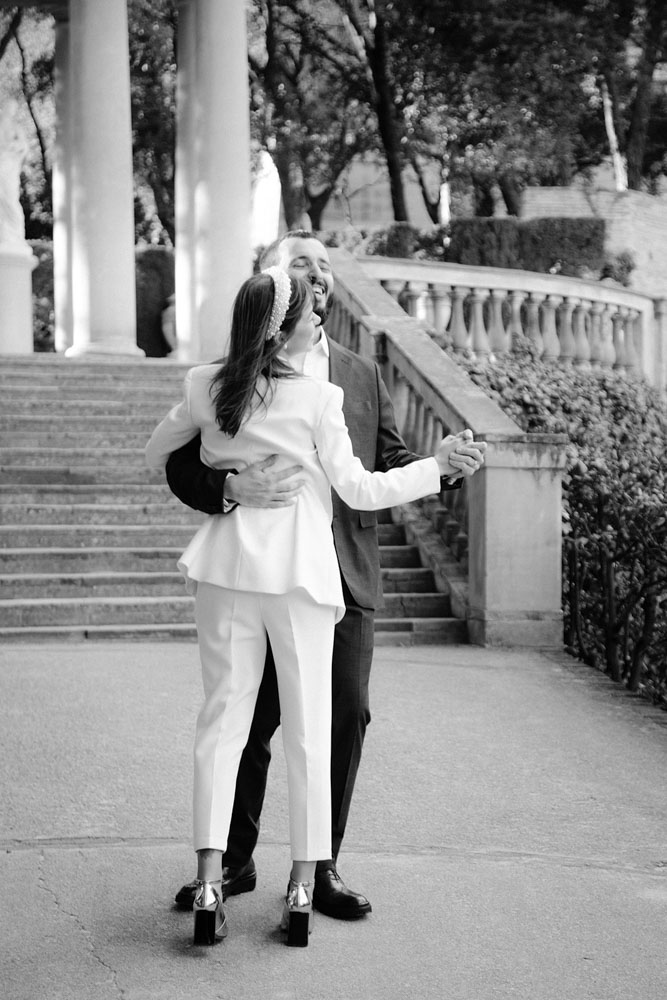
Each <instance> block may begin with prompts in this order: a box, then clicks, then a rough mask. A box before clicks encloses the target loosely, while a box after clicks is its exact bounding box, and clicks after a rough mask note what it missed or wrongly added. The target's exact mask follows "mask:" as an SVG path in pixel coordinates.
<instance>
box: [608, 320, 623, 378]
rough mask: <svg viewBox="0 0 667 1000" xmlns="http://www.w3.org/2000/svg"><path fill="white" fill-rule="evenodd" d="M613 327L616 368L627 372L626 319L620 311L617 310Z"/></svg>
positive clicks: (612, 323)
mask: <svg viewBox="0 0 667 1000" xmlns="http://www.w3.org/2000/svg"><path fill="white" fill-rule="evenodd" d="M611 327H612V339H613V342H614V357H615V360H614V368H615V369H617V370H618V371H625V343H624V340H625V336H624V334H625V330H624V318H623V314H622V312H621V310H620V309H617V310H616V312H615V313H614V315H613V316H612V318H611Z"/></svg>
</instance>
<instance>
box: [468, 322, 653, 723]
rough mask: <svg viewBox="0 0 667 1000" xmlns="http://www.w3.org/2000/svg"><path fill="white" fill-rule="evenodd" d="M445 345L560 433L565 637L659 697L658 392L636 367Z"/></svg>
mask: <svg viewBox="0 0 667 1000" xmlns="http://www.w3.org/2000/svg"><path fill="white" fill-rule="evenodd" d="M522 348H523V349H522V351H520V353H518V354H512V355H505V356H502V357H500V358H498V359H497V361H496V362H494V363H493V364H487V365H485V366H482V365H481V364H480V363H479V362H478V361H476V360H474V359H473V358H470V357H465V356H461V355H454V356H455V358H456V360H457V361H459V363H461V364H462V365H463V366H464V367H465V368H466V369H467V371H468V372H469V374H470V376H471V377H472V378H473V380H474V381H475V382H476V383H477V384H478V385H480V386H481V387H482V388H483V389H484V390H485V391H486V392H487V393H488V394H489V395H490V396H492V397H493V398H494V399H496V400H497V402H498V404H499V405H500V406H501V407H502V408H503V409H504V410H505V411H506V412H507V413H509V414H510V415H511V416H512V417H513V418H514V420H516V422H517V423H518V424H519V425H520V426H521V427H522V428H523V429H524V430H527V431H547V432H552V433H566V434H567V435H568V436H569V440H570V444H569V446H568V463H567V470H566V474H565V477H564V483H563V487H564V507H563V531H564V552H563V562H564V565H563V570H564V573H563V581H564V583H563V591H564V593H563V605H564V612H565V644H566V647H567V648H568V650H569V651H570V652H571V653H573V654H574V655H577V656H579V657H580V658H581V659H582V660H584V661H585V662H586V663H589V664H591V665H594V666H597V667H599V668H601V669H604V670H605V671H606V672H608V673H609V675H610V676H611V677H612V678H613V679H614V680H616V681H622V682H623V683H625V684H626V685H627V687H629V688H630V690H633V691H640V692H641V693H642V694H644V695H646V696H648V697H650V698H651V699H652V700H654V701H655V702H657V703H660V704H662V705H663V706H664V707H667V657H666V655H665V650H666V649H667V467H666V465H665V454H667V401H666V400H665V397H664V395H662V394H660V393H659V392H658V391H657V390H655V389H652V388H651V387H650V386H648V385H647V384H646V382H644V381H643V380H642V379H639V378H637V377H632V376H627V375H621V374H619V373H618V372H613V371H604V372H599V373H597V372H586V371H583V370H581V369H578V368H574V367H567V366H562V365H557V364H551V363H547V362H542V361H540V360H538V359H537V358H536V357H535V356H534V350H533V346H532V344H529V343H528V342H525V343H524V344H522Z"/></svg>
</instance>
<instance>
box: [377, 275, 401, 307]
mask: <svg viewBox="0 0 667 1000" xmlns="http://www.w3.org/2000/svg"><path fill="white" fill-rule="evenodd" d="M382 287H383V288H384V290H385V291H386V292H389V294H390V295H391V297H392V299H396V301H397V302H398V301H399V300H400V297H401V294H402V292H403V289H404V288H405V282H404V281H401V279H400V278H387V279H386V280H385V281H383V282H382Z"/></svg>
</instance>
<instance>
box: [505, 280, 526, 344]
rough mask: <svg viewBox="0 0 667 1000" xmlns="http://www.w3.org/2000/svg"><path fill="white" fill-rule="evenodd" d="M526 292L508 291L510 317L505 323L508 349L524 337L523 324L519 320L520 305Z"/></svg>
mask: <svg viewBox="0 0 667 1000" xmlns="http://www.w3.org/2000/svg"><path fill="white" fill-rule="evenodd" d="M525 298H526V293H525V292H521V291H514V292H510V294H509V302H510V318H509V323H508V325H507V337H508V340H509V349H510V351H513V350H514V347H515V341H520V340H521V339H522V338H523V337H524V332H523V324H522V322H521V307H522V305H523V302H524V299H525Z"/></svg>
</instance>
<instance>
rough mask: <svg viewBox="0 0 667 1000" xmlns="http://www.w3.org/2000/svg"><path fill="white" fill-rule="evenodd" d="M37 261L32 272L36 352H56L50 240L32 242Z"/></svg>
mask: <svg viewBox="0 0 667 1000" xmlns="http://www.w3.org/2000/svg"><path fill="white" fill-rule="evenodd" d="M29 245H30V248H31V250H32V252H33V253H34V255H35V257H36V259H37V266H36V267H35V269H34V271H33V272H32V316H33V322H32V328H33V342H34V348H35V351H39V352H49V351H54V350H55V345H54V339H53V334H54V322H55V315H54V312H53V246H52V244H51V243H50V242H49V241H48V240H30V241H29Z"/></svg>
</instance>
